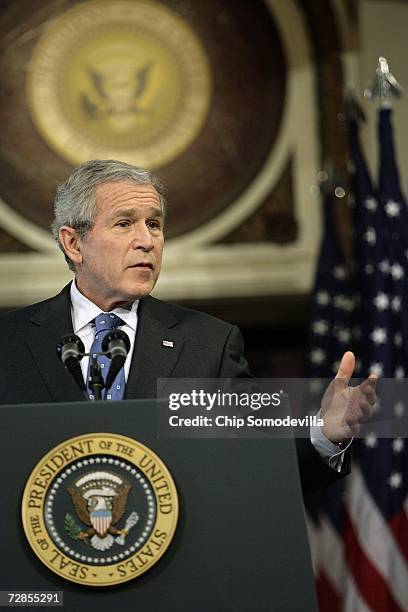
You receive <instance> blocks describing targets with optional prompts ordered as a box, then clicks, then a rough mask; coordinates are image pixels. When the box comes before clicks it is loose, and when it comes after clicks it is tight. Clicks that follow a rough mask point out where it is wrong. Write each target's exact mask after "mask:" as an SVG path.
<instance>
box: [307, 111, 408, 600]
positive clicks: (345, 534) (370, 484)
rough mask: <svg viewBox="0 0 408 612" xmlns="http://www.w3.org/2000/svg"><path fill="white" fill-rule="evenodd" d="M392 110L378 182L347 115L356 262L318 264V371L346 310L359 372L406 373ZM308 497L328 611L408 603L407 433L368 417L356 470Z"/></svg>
mask: <svg viewBox="0 0 408 612" xmlns="http://www.w3.org/2000/svg"><path fill="white" fill-rule="evenodd" d="M391 113H392V111H391V110H390V109H381V110H380V111H379V145H380V176H379V181H378V189H377V190H374V188H373V186H372V183H371V180H370V176H369V172H368V170H367V166H366V163H365V160H364V157H363V154H362V150H361V147H360V143H359V134H358V125H357V123H356V122H355V121H354V120H350V122H349V147H350V158H351V159H350V161H351V166H352V185H351V186H352V193H353V196H354V197H353V202H352V204H353V221H354V223H353V229H354V231H353V248H354V259H355V267H354V271H353V278H352V279H348V278H344V279H343V281H342V283H343V285H341V284H337V285H336V284H334V285H333V281H332V278H333V272H334V270H335V269H336V268H337V267H338V266H339V265H340V264H339V256H340V251H339V249H338V246H334V247H333V248H332V259H331V265H330V264H329V262H328V253H326V258H325V267H326V270H325V271H324V272H322V269H321V268H320V269H318V272H317V279H316V288H315V292H314V313H313V314H314V317H313V320H312V324H311V329H312V332H311V333H312V335H311V342H312V344H311V346H312V349H311V354H310V359H311V361H312V367H311V374H312V375H313V376H320V377H326V376H328V375H329V373H330V374H332V373H333V364H334V363H335V362H336V361H338V359H339V349H340V348H341V349H343V348H349V347H348V346H347V347H343V346H339V345H338V344H337V342H336V338H337V336H336V333H335V329H336V326H337V327H338V326H339V323H338V320H339V319H341V321H343V323H342V324H343V325H344V328H345V329H347V330H348V331H349V332H350V338H351V339H353V340H354V347H355V348H356V351H357V353H358V355H359V357H360V359H361V362H360V364H359V365H360V372H361V375H363V376H366V375H368V373H369V372H375V373H377V374H378V375H379V376H380V377H387V378H396V379H399V378H400V379H402V378H405V376H406V373H407V372H408V318H407V317H408V308H407V307H408V303H407V300H408V272H407V270H408V267H407V263H408V211H407V208H406V203H405V201H404V198H403V195H402V193H401V189H400V186H399V176H398V170H397V166H396V163H395V154H394V144H393V134H392V125H391ZM326 206H327V204H326ZM326 217H327V212H326ZM325 229H326V232H328V231H330V232H332V233H331V236H329V237H327V236H326V237H325V238H324V240H323V243H322V253H323V250H324V249H325V243H327V242H330V241H332V242H333V243H334V245H336V241H335V238H334V237H333V236H334V234H333V227H331V228H330V227H329V226H328V224H327V221H326V228H325ZM326 251H327V246H326ZM333 253H337V255H336V256H333ZM320 263H321V262H320ZM330 271H331V274H330ZM329 286H330V287H331V289H330V288H328V287H329ZM321 287H323V291H324V292H326V293H328V296H329V297H328V299H326V302H327V305H326V306H325V307H322V304H321V303H319V293H321V291H322V289H321ZM339 291H341V294H342V295H343V296H347V295H350V296H351V299H352V302H353V306H354V308H353V309H352V314H350V315H348V316H347V317H346V315H345V312H344V308H343V309H342V310H340V311H339V309H338V308H336V305H335V301H334V300H335V296H336V294H338V293H339ZM329 304H331V306H332V308H331V310H329V309H328V307H327V306H328V305H329ZM325 318H326V322H327V325H326V327H327V334H328V335H330V336H331V339H326V338H324V340H322V341H320V338H319V336H318V335H316V329H319V326H318V327H316V323H317V321H319V320H325ZM321 329H323V327H321ZM345 336H347V334H345ZM331 347H332V348H331ZM319 349H321V350H322V351H324V352H325V355H324V360H321V362H320V363H319V364H317V363H316V362H315V361H313V351H316V350H319ZM340 352H342V351H340ZM318 366H319V367H318ZM334 369H336V368H335V367H334ZM387 408H388V411H390V410H391V411H392V412H393V418H394V419H395V421H396V422H398V419H403V418H404V416H405V418H406V410H407V407H406V406H405V405H404V403H403V402H401V401H399V402H397V403H396V404H395V406H388V407H387ZM379 409H380V410H381V408H379ZM314 501H316V500H314ZM309 505H310V506H311V510H310V511H309V516H310V520H309V526H310V532H309V534H310V543H311V549H312V557H313V561H314V569H315V576H316V586H317V591H318V598H319V605H320V609H321V611H322V612H328V611H329V610H330V612H333V611H334V612H335V611H337V610H338V611H341V610H342V611H345V612H368V611H370V610H371V611H373V612H391V611H392V612H398V611H400V610H401V611H408V516H407V514H408V448H407V440H406V439H405V438H403V437H394V438H390V439H385V438H378V437H377V436H376V434H375V432H374V431H370V428H369V427H368V428H367V430H366V434H365V436H364V437H363V438H361V439H359V440H355V441H354V442H353V466H352V475H351V476H349V477H348V478H346V479H343V481H341V482H339V483H337V484H336V485H335V486H334V487H331V488H330V489H329V490H328V491H327V492H326V493H325V494H323V495H322V496H321V498H320V500H319V503H318V506H316V505H313V504H312V503H310V504H309Z"/></svg>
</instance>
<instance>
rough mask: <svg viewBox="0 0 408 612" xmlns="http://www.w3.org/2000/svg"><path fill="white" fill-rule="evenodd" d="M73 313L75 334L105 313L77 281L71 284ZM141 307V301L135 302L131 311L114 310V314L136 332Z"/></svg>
mask: <svg viewBox="0 0 408 612" xmlns="http://www.w3.org/2000/svg"><path fill="white" fill-rule="evenodd" d="M70 294H71V307H72V308H71V311H72V326H73V328H74V333H75V334H76V333H78V332H79V331H81V329H83V328H84V327H86V326H87V325H89V324H90V323H92V322H93V320H94V319H95V317H97V316H98V315H99V314H101V312H103V311H102V310H101V309H100V308H99V306H97V305H96V304H94V303H93V302H91V300H88V298H87V297H85V296H84V295H83V294H82V293H81V292H80V291H79V289H78V287H77V286H76V282H75V279H74V280H73V281H72V283H71V289H70ZM138 306H139V300H135V301H134V302H133V304H132V306H131V308H130V309H126V308H114V309H113V310H112V312H113V313H115V314H116V315H118V317H120V318H121V319H122V321H124V322H125V323H126V325H128V326H129V327H130V328H131V329H133V331H136V327H137V309H138Z"/></svg>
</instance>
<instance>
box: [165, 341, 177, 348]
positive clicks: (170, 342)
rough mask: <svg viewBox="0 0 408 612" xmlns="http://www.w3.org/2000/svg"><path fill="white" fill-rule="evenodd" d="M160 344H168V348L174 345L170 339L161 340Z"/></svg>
mask: <svg viewBox="0 0 408 612" xmlns="http://www.w3.org/2000/svg"><path fill="white" fill-rule="evenodd" d="M162 345H163V346H168V347H170V348H173V346H174V344H173V341H172V340H163V342H162Z"/></svg>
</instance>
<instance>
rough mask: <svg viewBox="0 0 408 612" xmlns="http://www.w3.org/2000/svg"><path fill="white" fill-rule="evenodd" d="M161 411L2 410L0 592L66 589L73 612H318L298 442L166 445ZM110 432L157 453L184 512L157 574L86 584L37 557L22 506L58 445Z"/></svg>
mask: <svg viewBox="0 0 408 612" xmlns="http://www.w3.org/2000/svg"><path fill="white" fill-rule="evenodd" d="M157 412H158V406H157V404H156V402H154V401H130V400H128V401H123V402H117V403H114V402H95V403H91V402H89V403H86V402H78V403H70V404H68V403H67V404H41V405H40V404H36V405H27V404H25V405H20V406H16V405H14V406H2V407H1V461H0V482H1V491H2V495H1V499H2V501H1V521H0V523H1V527H0V530H1V537H0V541H1V562H0V565H1V568H2V569H1V572H0V590H3V591H5V590H25V591H27V590H35V591H39V590H55V591H64V609H65V610H67V611H71V610H72V611H73V612H74V611H78V610H83V611H85V610H87V611H92V610H95V611H100V612H104V611H108V610H109V611H110V610H112V611H117V612H120V611H122V610H152V611H153V612H227V611H230V612H249V611H251V612H252V611H253V610H256V612H266V611H279V612H305V611H307V612H313V611H317V603H316V597H315V593H314V587H313V576H312V569H311V563H310V555H309V548H308V542H307V537H306V529H305V520H304V511H303V504H302V498H301V490H300V483H299V476H298V468H297V462H296V453H295V447H294V443H293V440H292V439H288V438H286V439H273V440H271V439H262V438H261V439H239V438H225V439H210V438H206V439H197V438H195V439H177V440H175V439H169V438H167V439H165V438H159V437H158V413H157ZM91 432H93V433H95V432H111V433H118V434H123V435H126V436H128V437H131V438H134V439H136V440H138V441H139V442H142V443H143V444H144V445H146V446H147V447H149V448H150V449H152V450H153V451H154V452H155V453H156V454H157V455H158V456H159V457H160V458H161V459H162V460H163V461H164V462H165V463H166V465H167V467H168V468H169V470H170V472H171V474H172V476H173V478H174V481H175V484H176V487H177V491H178V497H179V503H180V513H179V519H178V526H177V529H176V533H175V536H174V539H173V541H172V543H171V545H170V547H169V549H168V550H167V551H166V553H165V554H164V556H163V557H162V558H161V559H160V560H159V561H158V562H157V563H156V565H154V566H153V567H152V569H150V570H149V571H148V572H146V573H145V574H143V575H142V576H140V577H139V578H136V579H135V580H133V581H130V582H127V583H125V584H123V585H118V586H115V587H104V588H101V587H99V588H94V587H85V586H81V585H77V584H75V583H73V582H69V581H66V580H64V579H63V578H60V577H59V576H58V575H56V574H54V573H53V572H52V571H51V570H49V569H48V568H47V567H46V566H44V565H43V564H42V563H41V561H40V560H39V559H38V558H37V557H36V556H35V554H34V553H33V552H32V550H31V548H30V546H29V545H28V542H27V541H26V538H25V534H24V531H23V527H22V521H21V499H22V493H23V490H24V487H25V483H26V481H27V478H28V477H29V475H30V473H31V471H32V470H33V468H34V466H35V465H36V464H37V462H38V461H39V460H40V459H41V457H43V456H44V455H45V454H46V453H47V452H48V451H50V450H51V449H52V448H53V447H55V446H57V445H58V444H59V443H61V442H63V441H64V440H67V439H68V438H72V437H74V436H78V435H81V434H86V433H91Z"/></svg>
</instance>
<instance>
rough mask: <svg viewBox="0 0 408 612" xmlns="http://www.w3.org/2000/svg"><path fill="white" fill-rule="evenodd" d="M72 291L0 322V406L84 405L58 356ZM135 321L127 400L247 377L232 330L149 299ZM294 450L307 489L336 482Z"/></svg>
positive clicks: (313, 458) (301, 449)
mask: <svg viewBox="0 0 408 612" xmlns="http://www.w3.org/2000/svg"><path fill="white" fill-rule="evenodd" d="M69 290H70V285H67V286H66V287H65V288H64V289H63V290H62V292H61V293H60V294H58V295H57V296H55V297H53V298H50V299H48V300H46V301H44V302H40V303H38V304H34V305H32V306H28V307H27V308H23V309H21V310H16V311H13V312H10V313H6V314H2V315H1V316H0V338H1V342H2V350H1V351H0V373H1V379H0V404H16V403H43V402H69V401H82V400H84V398H83V395H82V394H81V392H80V390H79V388H78V387H77V385H76V383H75V382H74V380H73V378H72V376H71V374H70V373H69V372H68V371H67V370H66V369H65V368H64V366H63V365H62V363H61V361H60V360H59V358H58V356H57V353H56V346H57V344H58V342H59V340H60V338H61V336H62V335H63V334H66V333H70V332H71V333H72V332H73V329H72V319H71V303H70V295H69ZM138 317H139V319H138V327H137V334H136V340H135V348H134V351H133V356H132V363H131V367H130V372H129V377H128V381H127V384H126V394H125V399H143V398H154V397H156V379H157V378H170V377H175V378H236V377H243V378H247V377H249V376H250V374H249V370H248V364H247V362H246V360H245V358H244V357H243V341H242V336H241V333H240V331H239V330H238V328H237V327H235V326H233V325H230V324H228V323H225V322H224V321H221V320H219V319H216V318H214V317H211V316H209V315H207V314H204V313H201V312H197V311H195V310H190V309H187V308H182V307H180V306H175V305H172V304H167V303H164V302H161V301H159V300H156V299H155V298H153V297H150V296H149V297H146V298H144V299H142V300H141V302H140V304H139V311H138ZM163 340H170V341H172V342H173V348H170V347H168V346H163ZM297 451H298V456H299V467H300V474H301V478H302V483H303V486H304V489H305V490H308V491H310V490H313V489H315V488H319V487H321V486H325V485H327V484H329V483H331V482H333V481H334V480H336V479H337V478H338V477H339V476H340V475H339V474H337V473H336V472H334V471H333V470H332V469H330V468H329V467H328V466H326V464H325V463H324V462H323V461H322V459H321V457H320V456H319V454H318V453H317V452H316V451H315V449H314V448H313V446H312V445H311V443H310V441H309V440H297Z"/></svg>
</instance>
